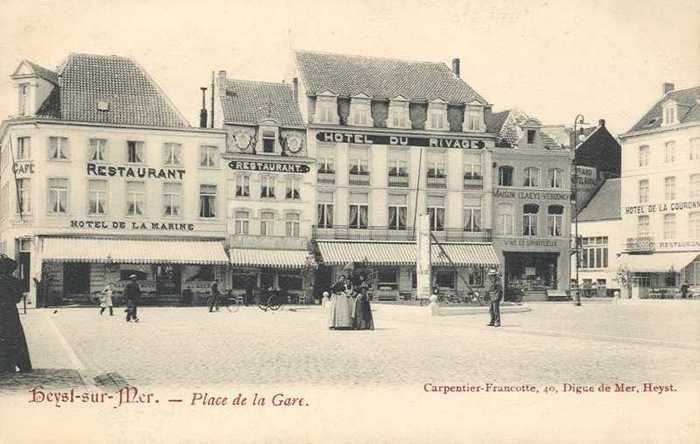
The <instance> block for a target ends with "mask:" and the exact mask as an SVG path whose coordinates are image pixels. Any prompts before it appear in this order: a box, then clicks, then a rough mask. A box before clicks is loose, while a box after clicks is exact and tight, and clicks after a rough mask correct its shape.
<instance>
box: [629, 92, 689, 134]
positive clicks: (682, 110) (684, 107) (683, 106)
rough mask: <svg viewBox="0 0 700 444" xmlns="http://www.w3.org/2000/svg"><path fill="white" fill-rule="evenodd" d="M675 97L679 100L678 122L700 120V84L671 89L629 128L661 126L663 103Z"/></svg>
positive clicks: (642, 128)
mask: <svg viewBox="0 0 700 444" xmlns="http://www.w3.org/2000/svg"><path fill="white" fill-rule="evenodd" d="M669 99H673V100H675V101H676V102H678V123H688V122H698V121H700V86H696V87H693V88H687V89H679V90H677V91H671V92H669V93H668V94H666V95H664V96H663V97H662V98H661V99H659V100H658V101H657V102H656V103H655V104H654V106H653V107H652V108H651V109H650V110H649V111H648V112H647V113H646V114H644V116H643V117H642V118H641V119H640V120H639V121H638V122H637V123H636V124H635V125H634V126H633V127H632V129H630V130H629V132H634V131H647V130H651V129H655V128H659V127H660V126H661V109H662V106H663V104H664V103H665V102H666V101H667V100H669Z"/></svg>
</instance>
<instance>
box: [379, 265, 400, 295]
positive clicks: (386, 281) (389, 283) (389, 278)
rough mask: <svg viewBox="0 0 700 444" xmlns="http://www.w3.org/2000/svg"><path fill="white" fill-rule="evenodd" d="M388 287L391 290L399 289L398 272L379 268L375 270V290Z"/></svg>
mask: <svg viewBox="0 0 700 444" xmlns="http://www.w3.org/2000/svg"><path fill="white" fill-rule="evenodd" d="M379 287H389V288H390V289H392V290H398V288H399V270H398V269H397V268H380V269H378V270H377V288H379Z"/></svg>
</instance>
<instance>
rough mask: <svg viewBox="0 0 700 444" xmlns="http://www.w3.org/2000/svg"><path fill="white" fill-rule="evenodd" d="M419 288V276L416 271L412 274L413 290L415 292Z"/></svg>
mask: <svg viewBox="0 0 700 444" xmlns="http://www.w3.org/2000/svg"><path fill="white" fill-rule="evenodd" d="M416 287H418V274H416V272H415V271H412V272H411V288H413V289H414V290H415V289H416Z"/></svg>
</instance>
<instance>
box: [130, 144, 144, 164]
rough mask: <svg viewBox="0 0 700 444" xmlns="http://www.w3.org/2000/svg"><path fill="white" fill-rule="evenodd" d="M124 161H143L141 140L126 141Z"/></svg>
mask: <svg viewBox="0 0 700 444" xmlns="http://www.w3.org/2000/svg"><path fill="white" fill-rule="evenodd" d="M126 161H127V162H128V163H143V142H132V141H129V142H126Z"/></svg>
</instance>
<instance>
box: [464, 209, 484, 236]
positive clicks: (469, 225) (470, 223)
mask: <svg viewBox="0 0 700 444" xmlns="http://www.w3.org/2000/svg"><path fill="white" fill-rule="evenodd" d="M464 231H470V232H478V231H481V207H469V208H465V209H464Z"/></svg>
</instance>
